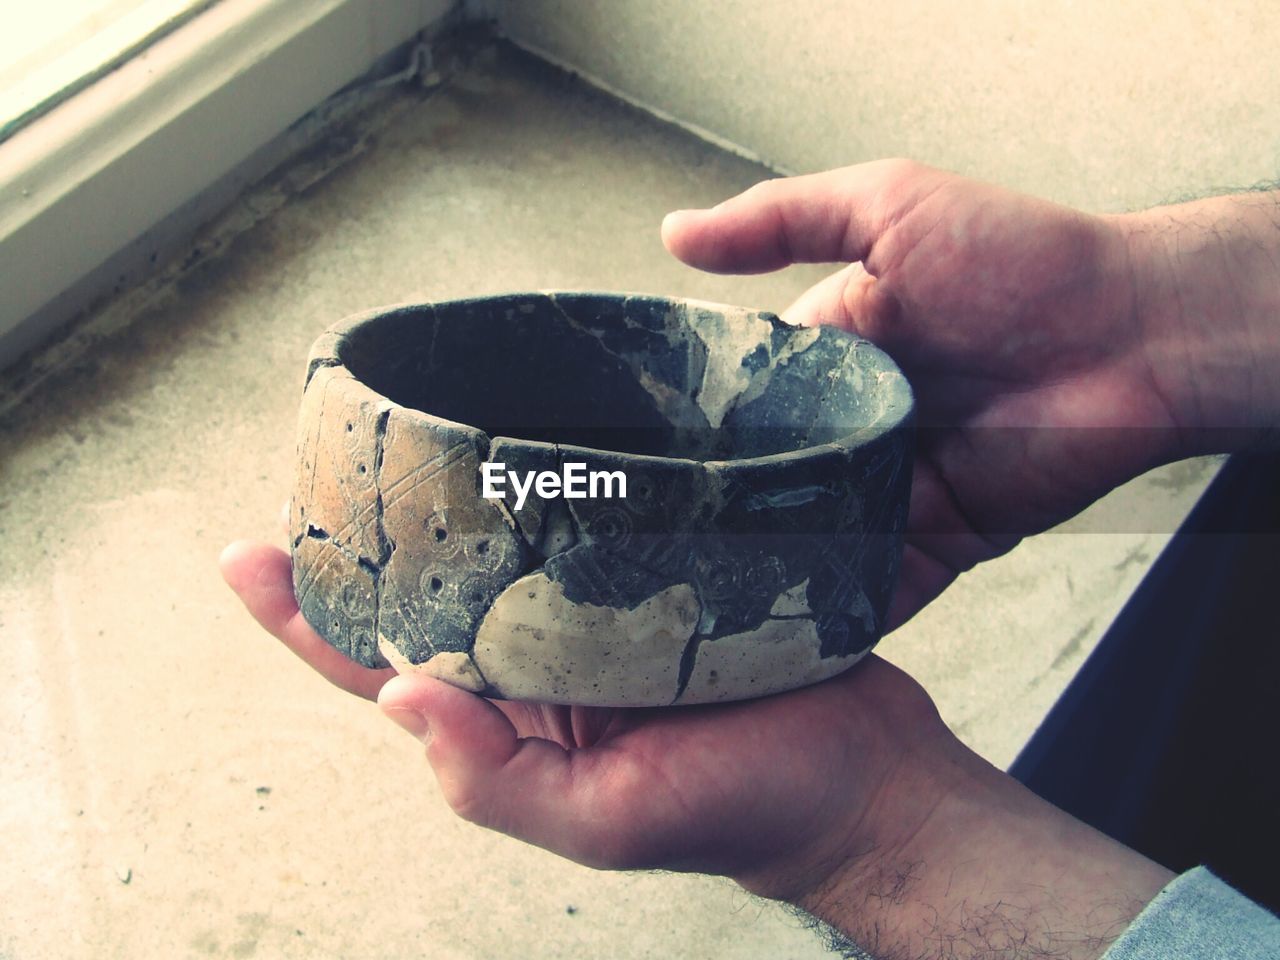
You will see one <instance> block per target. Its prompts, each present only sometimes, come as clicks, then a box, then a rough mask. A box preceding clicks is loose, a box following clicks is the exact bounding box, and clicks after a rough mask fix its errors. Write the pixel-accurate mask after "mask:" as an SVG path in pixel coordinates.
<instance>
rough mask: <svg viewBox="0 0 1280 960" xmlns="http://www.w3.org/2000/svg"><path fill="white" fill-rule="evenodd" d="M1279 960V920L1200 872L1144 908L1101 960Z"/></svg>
mask: <svg viewBox="0 0 1280 960" xmlns="http://www.w3.org/2000/svg"><path fill="white" fill-rule="evenodd" d="M1174 957H1176V958H1178V960H1210V958H1212V960H1263V958H1280V919H1277V918H1276V917H1275V916H1274V915H1273V914H1272V913H1271V912H1270V911H1268V910H1266V909H1264V908H1263V907H1260V906H1258V905H1257V904H1256V903H1254V902H1253V901H1252V900H1250V899H1248V898H1247V897H1245V896H1244V895H1243V894H1240V893H1237V892H1236V891H1235V890H1233V889H1232V888H1231V887H1229V886H1227V885H1226V884H1225V883H1223V882H1222V881H1221V880H1219V879H1218V878H1217V877H1215V876H1214V875H1213V874H1212V873H1210V872H1209V871H1208V870H1206V869H1205V868H1204V867H1196V868H1195V869H1194V870H1189V871H1187V872H1186V873H1184V874H1182V876H1180V877H1177V878H1175V879H1174V880H1173V882H1172V883H1170V884H1169V885H1168V886H1167V887H1165V888H1164V889H1163V890H1161V891H1160V893H1159V894H1157V895H1156V898H1155V899H1154V900H1152V901H1151V902H1150V903H1149V904H1147V906H1146V909H1144V910H1143V911H1142V913H1140V914H1138V916H1137V918H1136V919H1135V920H1134V921H1133V923H1131V924H1130V925H1129V927H1128V929H1126V930H1125V932H1124V933H1122V934H1121V935H1120V939H1119V940H1117V941H1116V942H1115V943H1113V944H1112V945H1111V949H1110V950H1108V951H1107V952H1106V953H1105V954H1103V956H1102V960H1167V958H1174Z"/></svg>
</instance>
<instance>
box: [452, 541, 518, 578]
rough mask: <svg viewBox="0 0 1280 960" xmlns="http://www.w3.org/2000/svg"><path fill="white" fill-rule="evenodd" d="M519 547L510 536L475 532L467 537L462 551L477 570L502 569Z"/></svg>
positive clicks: (490, 570)
mask: <svg viewBox="0 0 1280 960" xmlns="http://www.w3.org/2000/svg"><path fill="white" fill-rule="evenodd" d="M518 549H519V548H518V547H517V546H516V543H515V541H514V540H512V539H510V538H509V537H503V536H498V535H494V534H488V533H475V534H470V535H468V536H467V537H466V539H465V540H464V541H463V544H462V553H463V555H464V556H465V557H466V558H467V561H468V563H469V565H470V566H471V567H473V568H475V569H476V570H484V571H489V572H492V571H495V570H501V569H502V568H503V567H504V566H506V565H507V564H508V563H509V562H510V561H511V560H512V559H513V556H512V555H513V554H514V553H516V552H517V550H518Z"/></svg>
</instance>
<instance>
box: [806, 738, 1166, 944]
mask: <svg viewBox="0 0 1280 960" xmlns="http://www.w3.org/2000/svg"><path fill="white" fill-rule="evenodd" d="M962 749H963V748H962ZM966 752H967V751H966ZM944 782H945V783H946V784H947V785H946V787H945V788H944V790H943V792H940V793H935V794H933V795H932V796H929V795H928V793H925V794H924V795H923V796H921V797H917V798H915V800H914V802H915V803H916V804H918V805H923V806H928V807H930V808H931V809H930V812H929V814H928V815H927V816H926V817H924V818H923V819H922V820H920V821H919V822H918V825H917V826H916V827H915V828H914V829H912V830H910V831H909V832H907V833H903V834H900V835H899V836H898V837H897V838H896V839H895V840H893V841H891V842H886V843H885V844H884V845H883V846H879V847H876V848H875V849H872V850H870V851H869V852H867V853H866V854H865V855H863V856H862V857H859V858H856V859H853V860H850V861H849V862H848V863H846V864H845V865H844V866H843V867H842V868H841V869H838V870H835V871H832V872H831V873H830V874H829V875H828V876H827V877H825V878H824V879H823V881H822V883H820V884H819V885H817V886H815V887H813V888H811V889H809V890H807V891H806V892H805V893H804V894H803V895H801V896H800V897H798V898H797V899H796V900H795V901H793V902H795V903H796V905H797V906H799V907H800V908H801V909H803V910H805V911H807V912H808V913H810V914H812V915H814V916H816V917H818V918H819V919H820V920H823V921H824V922H826V923H828V924H831V925H832V926H834V927H836V928H838V929H839V930H841V931H843V932H844V933H846V934H847V935H848V936H850V937H851V938H852V939H853V940H854V941H855V942H857V943H859V945H860V946H862V947H863V948H864V949H867V950H870V951H871V952H872V953H873V954H875V955H889V956H897V955H899V954H902V955H909V956H922V955H930V954H938V955H945V956H955V957H957V958H962V957H970V956H972V957H979V956H981V957H1007V958H1015V957H1017V958H1020V957H1027V958H1031V957H1041V956H1053V957H1061V958H1071V960H1093V958H1096V957H1098V956H1101V954H1102V953H1103V952H1105V950H1106V948H1107V946H1108V945H1109V944H1110V943H1111V941H1112V940H1114V939H1115V938H1116V937H1117V936H1119V934H1120V933H1121V932H1122V931H1123V930H1124V929H1125V927H1127V926H1128V924H1129V923H1130V922H1131V921H1132V920H1133V918H1134V917H1136V916H1137V914H1138V913H1139V912H1140V911H1141V910H1142V908H1143V907H1144V906H1145V905H1146V904H1147V903H1148V902H1149V901H1150V900H1151V899H1152V898H1153V897H1154V896H1155V895H1156V894H1157V893H1158V892H1159V891H1160V889H1162V888H1163V887H1164V886H1165V884H1167V883H1168V881H1169V880H1170V879H1172V874H1171V873H1170V872H1169V871H1167V870H1165V869H1164V868H1162V867H1160V866H1158V865H1157V864H1154V863H1152V862H1151V861H1149V860H1147V859H1146V858H1144V857H1142V856H1140V855H1139V854H1137V853H1135V852H1133V851H1131V850H1128V849H1126V848H1124V847H1123V846H1121V845H1120V844H1117V843H1115V842H1114V841H1112V840H1110V839H1109V838H1107V837H1105V836H1103V835H1102V834H1100V833H1098V832H1097V831H1095V830H1093V829H1092V828H1090V827H1088V826H1086V825H1084V824H1082V823H1080V822H1079V821H1077V820H1075V819H1074V818H1072V817H1070V816H1068V815H1067V814H1065V813H1063V812H1062V811H1060V810H1057V809H1056V808H1054V807H1052V806H1050V805H1049V804H1047V803H1045V802H1044V801H1042V800H1040V799H1039V798H1038V797H1036V796H1035V795H1033V794H1031V793H1030V791H1028V790H1026V789H1025V788H1024V787H1022V786H1021V784H1018V783H1017V782H1016V781H1014V780H1012V778H1010V777H1008V776H1007V775H1005V774H1003V773H1001V772H999V771H997V770H995V769H994V768H992V767H990V765H988V764H986V763H985V761H982V760H981V759H980V758H978V757H976V756H975V755H973V754H971V753H970V754H968V756H967V757H965V758H959V759H957V760H956V761H955V766H954V768H953V769H952V770H951V771H950V772H948V773H946V774H944V775H943V776H942V777H939V778H936V783H937V785H941V784H943V783H944ZM904 799H905V800H906V804H905V805H906V806H908V807H909V806H910V805H911V804H912V802H913V801H912V798H909V797H908V798H903V797H898V796H896V795H894V794H886V795H885V797H884V799H883V803H882V807H883V809H882V810H881V811H880V812H879V813H877V814H876V816H877V817H879V818H880V819H884V820H888V821H890V822H896V821H899V820H900V819H901V817H900V811H901V810H902V809H903V808H904V802H903V801H904ZM869 832H871V833H878V835H880V836H882V837H886V838H887V837H889V836H891V833H890V831H889V830H887V829H880V830H878V831H876V830H874V829H871V830H869Z"/></svg>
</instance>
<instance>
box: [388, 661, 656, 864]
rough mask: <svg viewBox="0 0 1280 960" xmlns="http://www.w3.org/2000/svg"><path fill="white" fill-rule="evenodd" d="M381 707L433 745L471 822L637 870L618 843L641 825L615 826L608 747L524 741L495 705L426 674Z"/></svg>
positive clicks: (397, 686)
mask: <svg viewBox="0 0 1280 960" xmlns="http://www.w3.org/2000/svg"><path fill="white" fill-rule="evenodd" d="M378 705H379V706H380V707H381V708H382V709H383V711H384V712H385V713H386V714H387V715H388V716H390V717H391V718H392V719H393V720H395V721H396V722H397V723H399V724H400V725H401V726H403V727H405V729H407V730H409V731H410V732H411V733H413V734H414V735H415V736H417V737H418V738H419V739H421V740H423V741H424V742H425V743H426V745H427V759H428V761H429V762H430V763H431V767H432V769H433V770H434V771H435V774H436V778H437V779H438V780H439V782H440V789H441V792H442V793H443V795H444V798H445V800H446V802H448V804H449V806H451V807H452V808H453V810H454V811H455V812H456V813H457V814H458V815H459V816H461V817H463V818H464V819H467V820H470V821H472V822H473V823H477V824H479V825H481V826H484V827H488V828H490V829H493V830H498V831H500V832H502V833H505V834H507V835H509V836H512V837H516V838H517V839H520V840H524V841H526V842H528V843H533V844H536V845H537V846H540V847H543V848H545V849H548V850H552V851H554V852H556V853H558V854H560V855H562V856H566V857H569V858H570V859H573V860H576V861H578V862H579V863H585V864H587V865H589V866H598V867H618V866H623V865H628V864H627V861H626V855H625V854H622V853H620V852H618V851H619V847H618V835H619V833H621V832H623V831H624V830H625V829H626V828H627V827H634V826H635V824H626V825H621V826H620V825H619V824H617V823H614V822H611V821H610V820H609V819H608V813H609V807H610V806H611V805H610V804H609V803H608V802H607V801H603V800H600V797H601V795H602V793H603V792H604V784H603V781H604V779H605V778H604V777H602V776H601V774H600V765H599V763H598V760H597V758H598V757H599V756H600V754H601V752H602V751H604V750H607V748H599V747H597V748H595V750H592V751H569V750H566V749H565V748H564V747H562V746H560V745H559V744H556V743H553V742H551V741H550V740H544V739H541V738H538V737H526V738H523V739H521V738H520V737H519V736H518V734H517V731H516V728H515V727H514V726H513V725H512V723H511V721H510V719H508V717H507V715H506V714H504V713H503V711H501V710H500V709H498V707H496V706H495V705H494V704H492V703H490V702H489V701H488V700H485V699H483V698H482V697H478V696H476V695H474V694H471V693H468V692H467V691H465V690H461V689H459V688H457V687H453V686H450V685H449V684H447V683H444V682H442V681H440V680H436V679H434V678H432V677H426V676H422V675H412V676H410V675H404V676H399V677H396V678H395V679H393V680H391V681H390V682H389V683H387V685H386V686H385V687H383V689H382V693H381V694H380V695H379V697H378Z"/></svg>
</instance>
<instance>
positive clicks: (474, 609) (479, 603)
mask: <svg viewBox="0 0 1280 960" xmlns="http://www.w3.org/2000/svg"><path fill="white" fill-rule="evenodd" d="M493 594H494V589H493V585H492V584H491V583H490V582H489V581H488V580H487V579H486V578H485V577H482V576H479V575H478V574H472V575H471V576H469V577H466V578H465V579H464V580H463V581H462V582H461V583H460V584H458V603H460V604H461V605H462V606H463V607H464V608H465V609H466V610H467V611H468V612H469V613H471V614H472V615H473V616H480V615H482V614H483V613H484V612H485V611H486V610H488V609H489V601H491V600H492V599H493Z"/></svg>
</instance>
